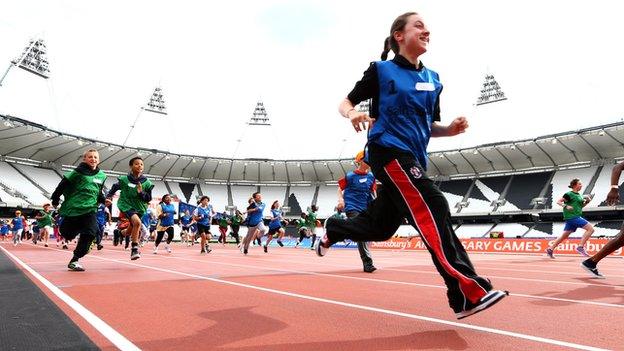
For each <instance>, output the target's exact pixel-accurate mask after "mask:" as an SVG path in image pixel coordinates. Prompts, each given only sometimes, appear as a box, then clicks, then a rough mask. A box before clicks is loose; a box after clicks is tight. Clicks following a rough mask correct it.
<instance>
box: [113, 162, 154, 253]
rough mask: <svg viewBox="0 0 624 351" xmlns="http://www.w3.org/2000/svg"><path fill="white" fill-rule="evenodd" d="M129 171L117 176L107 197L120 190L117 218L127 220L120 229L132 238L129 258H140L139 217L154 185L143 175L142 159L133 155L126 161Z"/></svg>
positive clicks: (150, 198) (145, 209)
mask: <svg viewBox="0 0 624 351" xmlns="http://www.w3.org/2000/svg"><path fill="white" fill-rule="evenodd" d="M128 165H129V166H130V173H128V174H127V175H124V176H120V177H119V178H117V183H115V184H113V186H112V187H111V189H110V191H109V192H108V195H107V198H109V199H112V197H113V196H114V195H115V193H116V192H117V191H118V190H120V193H119V199H118V200H117V208H119V212H120V214H119V218H120V219H127V220H128V227H127V228H126V229H124V230H122V231H121V234H122V235H123V236H128V235H129V236H130V238H131V240H132V250H131V251H130V259H131V260H137V259H139V258H141V253H140V252H139V232H140V231H141V217H142V216H143V215H144V214H145V212H146V211H147V205H148V204H149V202H150V201H151V200H152V189H153V188H154V185H153V184H152V182H151V181H150V180H149V179H147V177H145V176H144V175H143V169H144V165H143V159H142V158H141V157H138V156H137V157H133V158H131V159H130V161H129V162H128Z"/></svg>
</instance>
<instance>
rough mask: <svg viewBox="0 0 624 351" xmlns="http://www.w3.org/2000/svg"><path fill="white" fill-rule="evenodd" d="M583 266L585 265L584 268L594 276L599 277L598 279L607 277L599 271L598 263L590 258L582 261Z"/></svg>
mask: <svg viewBox="0 0 624 351" xmlns="http://www.w3.org/2000/svg"><path fill="white" fill-rule="evenodd" d="M581 267H583V269H585V270H586V271H588V272H589V273H590V274H591V276H592V277H594V278H598V279H604V278H605V276H604V275H602V274H601V273H600V272H598V268H596V263H594V261H592V260H590V259H586V260H585V261H583V262H581Z"/></svg>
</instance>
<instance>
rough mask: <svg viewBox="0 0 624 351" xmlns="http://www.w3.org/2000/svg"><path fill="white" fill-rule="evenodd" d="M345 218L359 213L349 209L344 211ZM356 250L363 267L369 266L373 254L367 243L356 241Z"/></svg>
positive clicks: (371, 262)
mask: <svg viewBox="0 0 624 351" xmlns="http://www.w3.org/2000/svg"><path fill="white" fill-rule="evenodd" d="M346 214H347V218H353V217H356V216H357V215H359V214H360V213H359V212H357V211H349V212H347V213H346ZM357 247H358V252H359V253H360V258H361V259H362V264H363V265H364V267H370V266H372V265H373V256H372V255H371V253H370V250H369V249H368V243H367V242H366V241H358V242H357Z"/></svg>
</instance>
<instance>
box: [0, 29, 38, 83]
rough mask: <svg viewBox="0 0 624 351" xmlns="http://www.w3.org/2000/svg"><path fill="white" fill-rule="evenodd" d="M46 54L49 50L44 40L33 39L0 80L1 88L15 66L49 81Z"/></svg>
mask: <svg viewBox="0 0 624 351" xmlns="http://www.w3.org/2000/svg"><path fill="white" fill-rule="evenodd" d="M46 54H47V48H46V45H45V43H44V42H43V39H37V40H34V39H31V40H30V43H29V44H28V45H27V46H26V48H25V49H24V52H23V53H22V55H21V56H20V57H19V58H17V59H15V60H12V61H11V64H10V65H9V67H8V68H7V70H6V71H5V72H4V75H2V78H0V86H2V82H3V81H4V78H6V76H7V74H9V71H10V70H11V68H12V67H15V66H17V67H19V68H22V69H24V70H26V71H28V72H30V73H33V74H36V75H38V76H39V77H43V78H45V79H48V78H49V77H50V67H49V63H48V60H47V58H46Z"/></svg>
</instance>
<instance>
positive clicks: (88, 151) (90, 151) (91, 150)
mask: <svg viewBox="0 0 624 351" xmlns="http://www.w3.org/2000/svg"><path fill="white" fill-rule="evenodd" d="M92 152H95V153H96V154H98V156H99V155H100V153H99V152H98V151H97V150H96V149H89V150H87V151H85V152H84V153H83V154H82V158H85V157H87V154H90V153H92Z"/></svg>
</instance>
